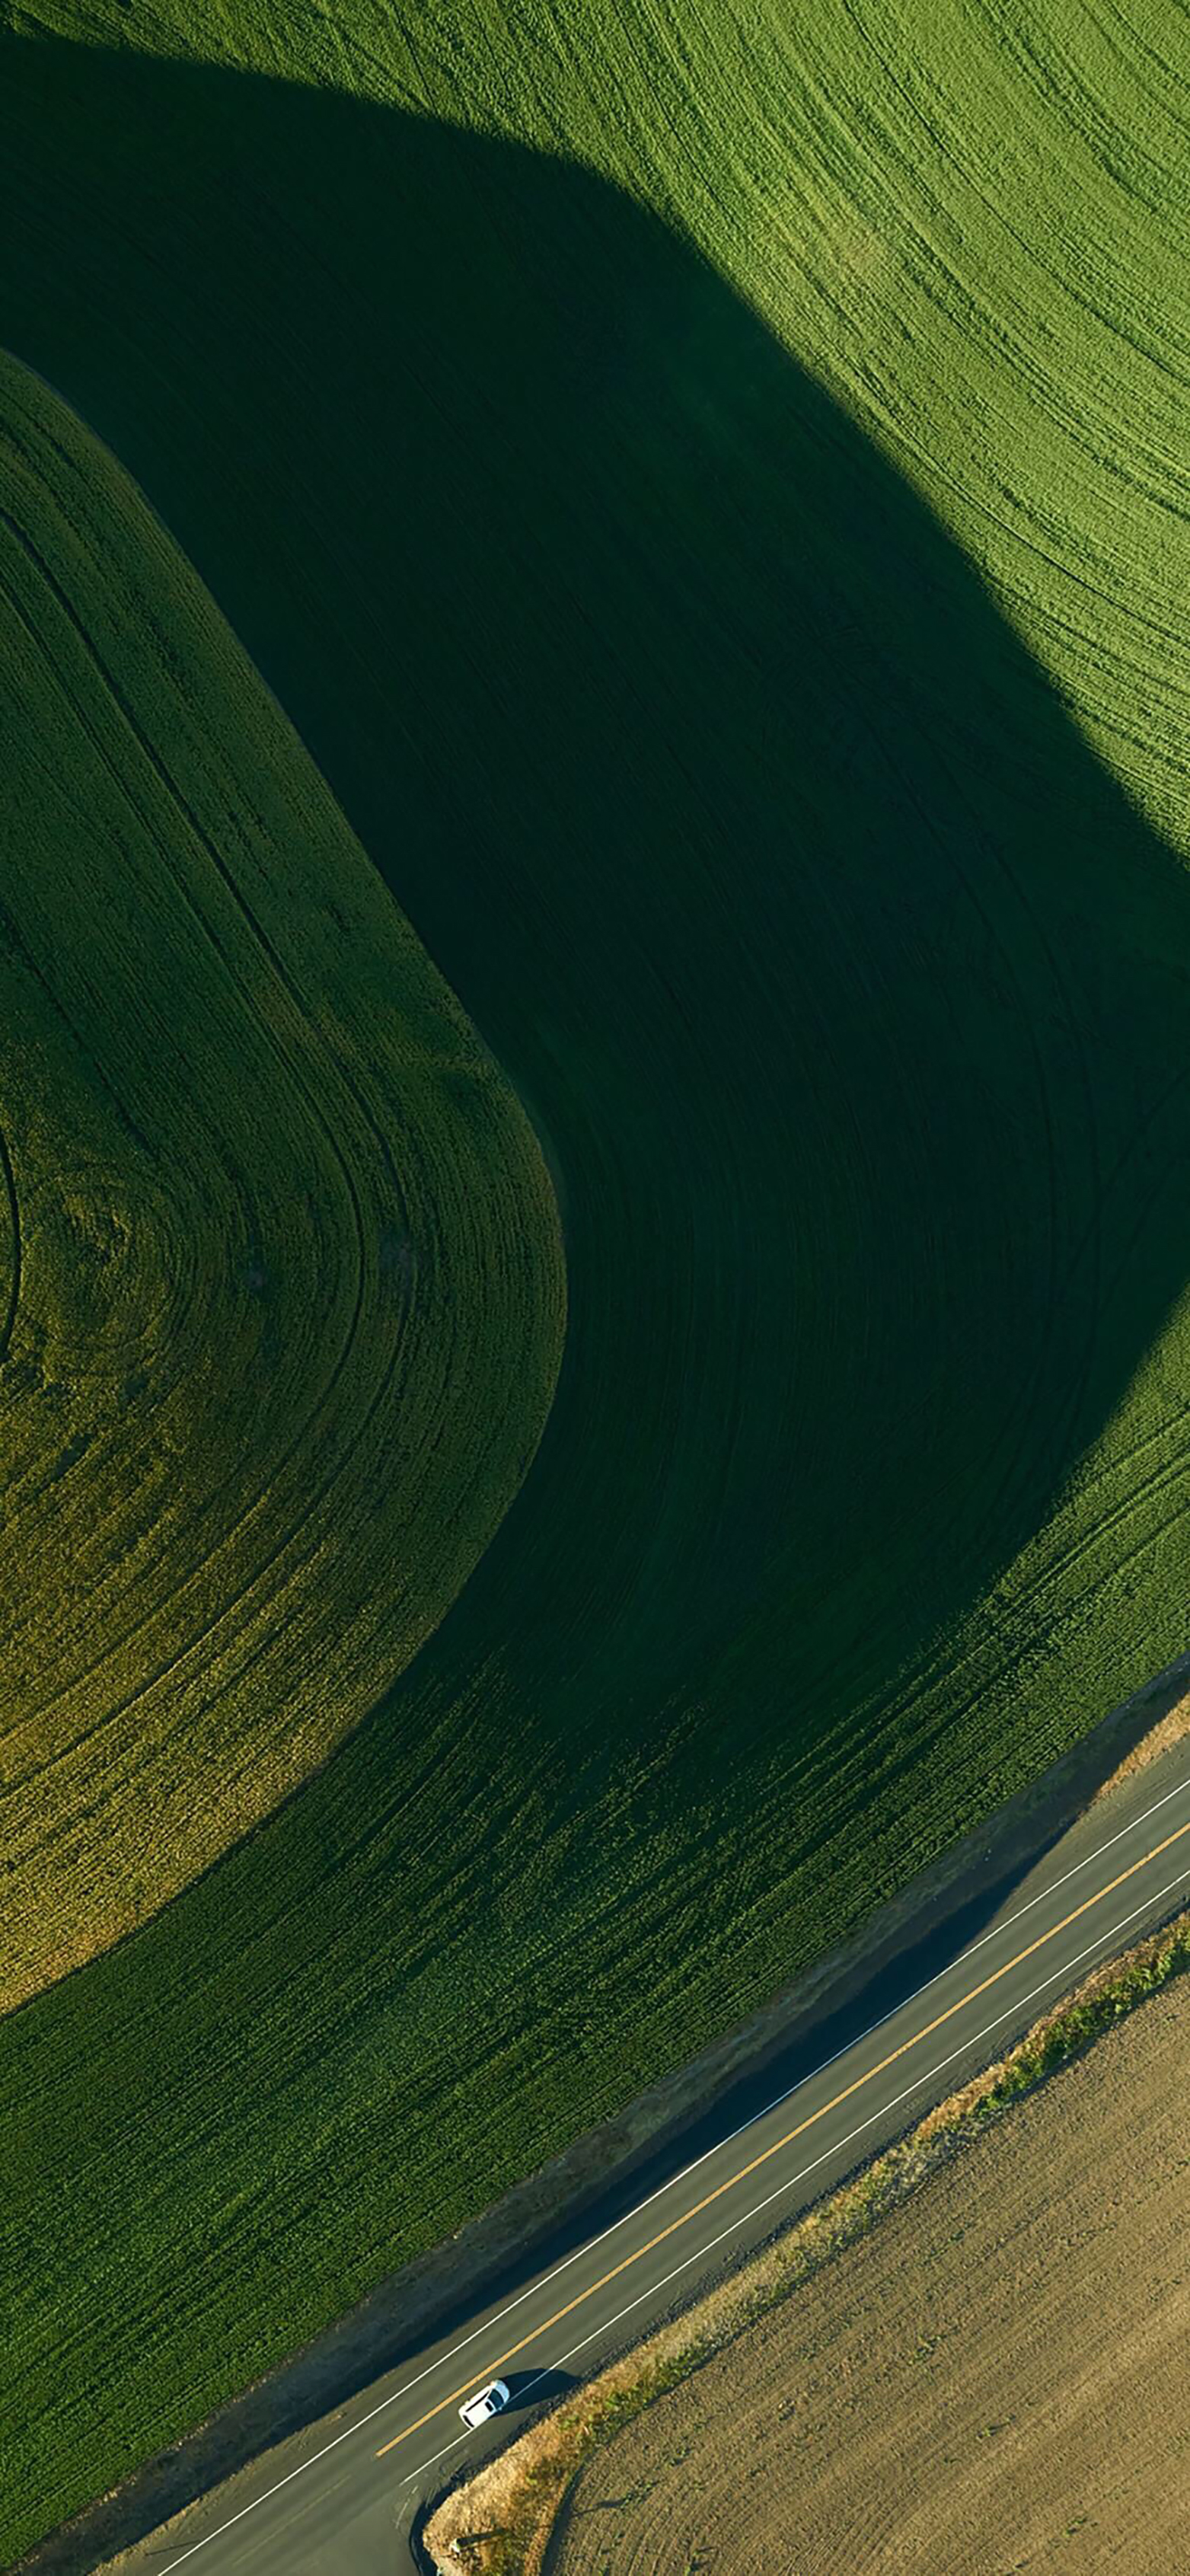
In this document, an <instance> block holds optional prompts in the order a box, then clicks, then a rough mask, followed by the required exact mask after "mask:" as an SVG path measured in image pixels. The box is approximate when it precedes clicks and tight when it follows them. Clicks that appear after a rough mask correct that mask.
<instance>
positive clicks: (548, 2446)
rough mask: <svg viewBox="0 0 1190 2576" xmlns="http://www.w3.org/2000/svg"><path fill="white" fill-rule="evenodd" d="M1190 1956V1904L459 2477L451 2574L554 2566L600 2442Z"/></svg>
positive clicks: (450, 2510)
mask: <svg viewBox="0 0 1190 2576" xmlns="http://www.w3.org/2000/svg"><path fill="white" fill-rule="evenodd" d="M1187 1969H1190V1913H1183V1914H1180V1915H1178V1916H1177V1917H1176V1919H1175V1920H1174V1921H1172V1922H1171V1923H1169V1924H1167V1925H1166V1926H1165V1927H1164V1928H1163V1930H1161V1931H1160V1932H1156V1933H1154V1934H1152V1936H1151V1937H1150V1938H1149V1939H1148V1940H1145V1941H1141V1942H1138V1943H1137V1944H1136V1945H1135V1947H1134V1948H1133V1949H1131V1950H1128V1951H1126V1952H1125V1953H1124V1955H1123V1956H1122V1957H1120V1958H1117V1959H1112V1960H1109V1961H1108V1962H1107V1963H1106V1965H1104V1966H1102V1967H1100V1968H1096V1969H1095V1970H1094V1971H1093V1973H1092V1974H1091V1976H1089V1977H1086V1978H1084V1979H1082V1980H1081V1982H1080V1983H1079V1984H1078V1985H1077V1986H1076V1987H1074V1988H1073V1989H1072V1990H1071V1992H1070V1993H1069V1994H1068V1995H1066V1996H1064V1997H1063V1998H1062V2000H1061V2001H1060V2002H1059V2003H1057V2004H1055V2006H1054V2008H1053V2010H1052V2011H1051V2012H1048V2013H1046V2014H1044V2015H1043V2017H1042V2018H1041V2020H1039V2021H1037V2022H1035V2023H1034V2026H1033V2028H1032V2030H1030V2031H1029V2032H1028V2033H1027V2034H1026V2036H1025V2038H1024V2039H1022V2040H1021V2041H1019V2042H1018V2044H1017V2046H1016V2047H1015V2048H1012V2049H1010V2050H1009V2051H1008V2052H1007V2054H1006V2055H1005V2056H1004V2057H1002V2058H999V2059H997V2061H996V2062H995V2064H994V2065H991V2066H989V2067H987V2068H985V2069H984V2070H983V2072H982V2073H981V2074H979V2075H977V2076H975V2077H974V2078H973V2079H972V2081H971V2082H970V2083H969V2084H965V2085H964V2086H963V2087H962V2089H961V2090H960V2091H959V2092H957V2093H953V2094H951V2095H950V2096H949V2097H948V2098H947V2100H946V2101H944V2102H941V2103H939V2104H938V2106H937V2108H936V2109H935V2110H933V2111H930V2112H928V2113H927V2115H926V2117H925V2119H923V2120H920V2121H918V2123H917V2124H916V2126H915V2127H914V2128H913V2129H912V2130H911V2131H910V2133H909V2135H908V2136H907V2137H905V2138H903V2139H900V2140H898V2142H897V2144H896V2145H895V2146H892V2147H890V2148H889V2149H888V2150H887V2152H886V2153H885V2154H884V2155H881V2156H877V2157H875V2158H874V2159H873V2161H872V2163H871V2164H870V2165H867V2166H866V2167H865V2168H864V2170H863V2172H862V2173H860V2174H858V2175H857V2176H856V2178H855V2179H854V2181H852V2182H848V2183H845V2184H844V2185H843V2186H842V2188H841V2189H840V2190H838V2191H836V2192H832V2193H831V2195H830V2197H829V2198H828V2199H826V2200H824V2201H822V2202H820V2203H819V2204H818V2206H817V2207H816V2208H814V2209H812V2210H811V2211H810V2212H809V2213H808V2214H807V2216H806V2217H804V2218H801V2219H799V2220H798V2221H797V2222H796V2224H795V2225H794V2226H793V2227H791V2228H789V2229H787V2230H784V2231H783V2232H782V2234H781V2235H780V2236H779V2237H778V2238H777V2240H776V2241H775V2243H774V2244H773V2245H772V2246H771V2247H769V2248H768V2249H766V2251H765V2252H764V2253H762V2254H760V2255H758V2256H757V2257H756V2258H755V2259H754V2260H753V2261H751V2262H748V2263H745V2264H743V2265H742V2266H741V2268H740V2270H739V2271H738V2272H736V2273H734V2274H732V2276H731V2278H730V2279H729V2280H727V2281H726V2282H725V2283H724V2284H723V2286H722V2287H721V2288H720V2289H717V2290H713V2291H712V2292H711V2293H710V2294H709V2296H708V2297H706V2298H705V2299H700V2300H699V2301H697V2302H696V2304H695V2305H694V2306H692V2307H691V2308H689V2309H688V2310H687V2311H686V2312H685V2314H684V2315H682V2316H681V2317H679V2318H678V2319H677V2320H676V2321H675V2322H674V2323H672V2324H669V2325H665V2326H662V2327H661V2328H660V2330H659V2331H658V2332H657V2333H656V2334H653V2335H649V2336H647V2337H646V2338H645V2339H644V2341H643V2342H641V2343H640V2344H638V2345H636V2346H635V2347H634V2348H633V2350H632V2351H631V2352H629V2353H627V2354H626V2355H625V2357H624V2358H623V2360H621V2361H616V2362H613V2363H612V2364H611V2365H610V2367H609V2368H608V2369H606V2370H603V2371H600V2372H599V2373H598V2374H597V2375H596V2376H595V2377H594V2378H593V2379H591V2380H589V2381H588V2382H587V2384H586V2385H585V2386H584V2387H583V2388H582V2389H581V2390H580V2392H579V2394H578V2395H577V2397H574V2398H568V2399H567V2401H566V2403H565V2404H564V2405H563V2406H561V2407H559V2408H558V2409H556V2410H555V2412H554V2413H552V2414H550V2415H547V2416H546V2417H545V2418H544V2419H543V2421H542V2422H541V2423H540V2424H536V2425H534V2426H532V2427H531V2428H530V2430H529V2431H528V2432H527V2433H523V2434H522V2435H521V2437H520V2439H519V2440H518V2441H516V2442H514V2443H512V2444H511V2446H510V2447H509V2449H508V2450H506V2451H502V2452H501V2453H500V2454H499V2455H498V2456H497V2458H496V2459H495V2460H494V2461H493V2462H492V2463H491V2464H490V2466H489V2467H486V2468H483V2469H481V2470H480V2471H479V2473H478V2475H477V2476H475V2477H473V2478H469V2479H467V2480H466V2482H465V2483H463V2484H461V2485H459V2486H458V2487H456V2488H455V2489H454V2490H453V2491H452V2492H451V2493H450V2494H449V2495H448V2496H447V2497H446V2498H445V2499H444V2501H443V2502H442V2503H441V2504H439V2505H438V2506H437V2508H436V2509H435V2511H434V2512H433V2513H432V2514H431V2516H430V2519H429V2521H428V2522H427V2524H426V2526H425V2529H424V2533H423V2539H424V2543H425V2547H426V2549H427V2550H428V2552H429V2554H430V2557H431V2559H432V2561H433V2563H434V2565H435V2566H436V2567H438V2568H439V2569H440V2570H441V2576H453V2571H457V2569H458V2567H459V2565H460V2562H461V2563H463V2564H465V2565H466V2566H468V2567H471V2568H474V2569H476V2570H477V2571H478V2576H543V2570H544V2569H545V2567H546V2566H547V2564H548V2563H549V2561H550V2559H551V2556H552V2554H553V2553H552V2550H551V2543H553V2544H554V2545H555V2546H556V2544H557V2541H558V2539H559V2538H560V2532H561V2523H562V2519H563V2517H564V2514H565V2509H566V2505H567V2501H568V2498H569V2496H570V2494H571V2491H572V2490H573V2487H574V2485H575V2482H576V2480H577V2478H578V2476H579V2473H580V2471H581V2469H582V2468H583V2466H584V2464H585V2463H586V2461H588V2460H589V2459H590V2458H591V2456H592V2453H593V2452H595V2451H597V2450H601V2449H603V2448H605V2447H606V2445H607V2444H608V2443H610V2442H614V2440H615V2438H616V2435H617V2433H619V2432H620V2431H621V2430H622V2429H623V2427H624V2426H625V2425H626V2424H629V2423H632V2422H633V2421H634V2420H635V2418H636V2417H638V2416H640V2415H643V2414H644V2413H645V2411H646V2409H647V2408H648V2407H650V2406H653V2405H655V2404H656V2403H657V2401H658V2400H659V2399H660V2398H662V2397H664V2396H665V2395H666V2394H667V2393H668V2392H669V2390H670V2389H673V2388H677V2387H679V2386H680V2385H681V2383H682V2381H683V2380H685V2379H688V2378H690V2377H691V2375H692V2374H693V2373H694V2372H695V2371H696V2370H698V2369H700V2368H701V2366H702V2364H703V2363H704V2362H706V2361H709V2360H710V2359H711V2358H712V2356H713V2355H714V2354H715V2353H719V2352H722V2351H723V2350H724V2348H725V2347H726V2346H727V2345H728V2344H730V2343H732V2342H734V2341H735V2339H736V2337H737V2336H739V2335H742V2334H744V2333H746V2331H747V2329H748V2327H749V2326H751V2325H753V2324H755V2322H756V2320H757V2318H758V2317H761V2316H764V2315H765V2314H767V2312H768V2310H769V2309H771V2308H774V2307H777V2306H778V2305H780V2303H781V2302H782V2301H783V2300H785V2299H788V2298H792V2297H793V2296H794V2295H795V2294H796V2292H797V2291H798V2290H799V2289H800V2288H801V2287H802V2285H803V2283H804V2282H806V2281H808V2280H810V2279H812V2278H813V2276H814V2274H815V2273H817V2272H820V2271H821V2270H822V2269H823V2268H824V2266H825V2265H826V2264H828V2263H830V2262H832V2261H833V2260H834V2258H835V2256H836V2255H838V2254H841V2253H843V2252H844V2251H845V2250H846V2248H847V2247H848V2246H849V2245H854V2244H857V2243H858V2242H859V2241H860V2239H861V2238H863V2237H865V2236H867V2235H868V2234H869V2233H870V2231H871V2229H872V2228H873V2227H875V2226H877V2225H878V2224H879V2222H880V2220H881V2218H883V2217H884V2216H885V2215H886V2214H887V2212H888V2211H889V2210H891V2209H896V2208H899V2207H900V2206H901V2204H902V2203H903V2202H904V2201H905V2200H907V2199H908V2198H909V2196H910V2194H911V2193H913V2192H916V2191H920V2190H921V2188H922V2186H923V2185H924V2184H925V2183H927V2182H928V2181H929V2179H930V2176H931V2175H932V2174H934V2173H936V2172H937V2171H938V2169H939V2167H940V2166H942V2165H943V2164H946V2163H949V2161H950V2160H951V2159H952V2158H953V2157H954V2156H955V2155H956V2154H957V2153H960V2152H961V2150H962V2149H963V2148H964V2147H965V2146H968V2145H969V2144H970V2143H971V2142H972V2141H973V2140H974V2139H976V2138H977V2137H979V2136H981V2135H982V2134H983V2132H984V2131H985V2130H986V2128H987V2126H988V2124H989V2122H991V2121H994V2120H998V2119H1001V2118H1003V2116H1004V2114H1005V2113H1006V2112H1008V2111H1009V2110H1011V2109H1012V2107H1013V2106H1014V2105H1015V2104H1016V2103H1018V2102H1020V2101H1022V2100H1023V2099H1024V2098H1025V2097H1026V2096H1027V2095H1029V2094H1032V2093H1035V2092H1036V2091H1037V2089H1038V2087H1039V2086H1040V2085H1042V2084H1045V2083H1048V2082H1049V2081H1050V2079H1051V2078H1052V2077H1053V2076H1055V2075H1056V2074H1057V2073H1058V2072H1059V2071H1060V2069H1061V2068H1062V2067H1064V2066H1068V2065H1070V2064H1071V2063H1072V2062H1073V2060H1074V2059H1075V2058H1077V2057H1080V2056H1082V2055H1083V2053H1084V2052H1085V2051H1086V2050H1087V2049H1089V2048H1091V2047H1093V2045H1094V2043H1095V2041H1096V2040H1097V2039H1099V2038H1100V2037H1101V2036H1102V2034H1103V2033H1104V2031H1107V2030H1111V2029H1113V2028H1114V2027H1115V2025H1116V2024H1117V2023H1118V2022H1119V2021H1121V2020H1123V2019H1124V2018H1125V2017H1126V2016H1127V2015H1128V2014H1130V2013H1132V2012H1135V2011H1136V2009H1137V2007H1138V2006H1139V2005H1140V2004H1142V2003H1144V2002H1146V2001H1147V2000H1148V1998H1149V1997H1150V1996H1151V1995H1154V1994H1159V1993H1160V1992H1161V1991H1162V1990H1163V1988H1164V1987H1166V1986H1168V1985H1169V1983H1170V1982H1171V1980H1172V1979H1173V1978H1175V1977H1180V1976H1183V1975H1184V1974H1185V1973H1186V1971H1187Z"/></svg>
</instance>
